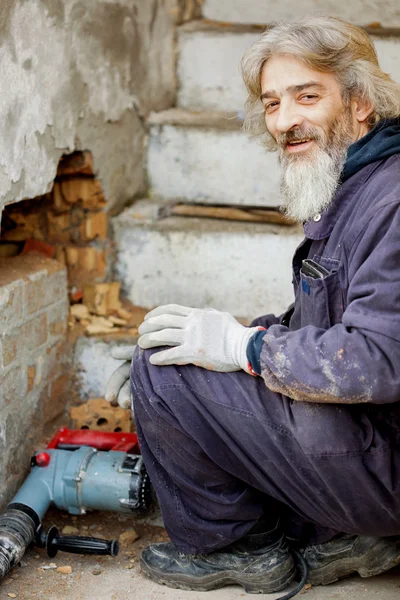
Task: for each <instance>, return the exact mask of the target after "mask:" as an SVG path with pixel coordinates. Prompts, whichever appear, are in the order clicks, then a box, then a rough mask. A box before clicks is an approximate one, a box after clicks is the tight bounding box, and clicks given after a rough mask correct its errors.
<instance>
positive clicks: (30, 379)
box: [27, 365, 36, 394]
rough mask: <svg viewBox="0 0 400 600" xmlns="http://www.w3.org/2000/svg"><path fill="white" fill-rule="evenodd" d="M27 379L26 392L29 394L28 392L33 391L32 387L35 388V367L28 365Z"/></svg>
mask: <svg viewBox="0 0 400 600" xmlns="http://www.w3.org/2000/svg"><path fill="white" fill-rule="evenodd" d="M27 379H28V386H27V392H28V394H29V392H31V391H32V390H33V388H34V386H35V379H36V365H29V366H28V371H27Z"/></svg>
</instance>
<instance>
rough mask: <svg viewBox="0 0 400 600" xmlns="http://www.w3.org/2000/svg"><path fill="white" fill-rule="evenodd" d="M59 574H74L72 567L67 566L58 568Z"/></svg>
mask: <svg viewBox="0 0 400 600" xmlns="http://www.w3.org/2000/svg"><path fill="white" fill-rule="evenodd" d="M56 571H57V573H62V574H63V575H69V574H70V573H72V567H71V566H70V565H66V566H65V567H57V569H56Z"/></svg>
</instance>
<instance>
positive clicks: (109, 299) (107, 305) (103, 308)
mask: <svg viewBox="0 0 400 600" xmlns="http://www.w3.org/2000/svg"><path fill="white" fill-rule="evenodd" d="M120 289H121V284H120V283H118V282H113V283H96V284H91V285H85V286H84V288H83V303H84V304H86V306H87V307H88V309H89V311H90V312H91V313H94V314H96V315H103V316H107V315H110V314H112V313H114V312H117V313H118V310H119V308H120V301H119V293H120Z"/></svg>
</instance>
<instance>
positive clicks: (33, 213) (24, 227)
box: [1, 206, 45, 242]
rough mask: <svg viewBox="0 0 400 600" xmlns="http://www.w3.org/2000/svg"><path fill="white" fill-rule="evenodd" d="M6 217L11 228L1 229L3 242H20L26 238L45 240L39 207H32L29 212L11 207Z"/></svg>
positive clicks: (43, 224) (43, 223)
mask: <svg viewBox="0 0 400 600" xmlns="http://www.w3.org/2000/svg"><path fill="white" fill-rule="evenodd" d="M7 217H8V220H9V222H10V223H12V225H13V226H12V228H7V229H2V235H1V237H2V239H3V240H9V241H16V242H22V241H24V240H27V239H28V238H34V239H36V240H44V239H45V220H44V212H43V211H42V210H41V207H39V206H38V207H34V208H31V209H30V210H29V211H24V210H23V209H21V208H20V207H19V206H16V207H12V208H11V209H8V211H7Z"/></svg>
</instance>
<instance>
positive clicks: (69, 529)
mask: <svg viewBox="0 0 400 600" xmlns="http://www.w3.org/2000/svg"><path fill="white" fill-rule="evenodd" d="M62 533H63V534H64V535H73V534H74V533H79V529H78V528H77V527H73V526H72V525H65V527H63V529H62Z"/></svg>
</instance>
